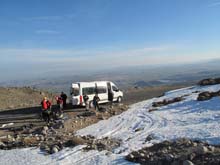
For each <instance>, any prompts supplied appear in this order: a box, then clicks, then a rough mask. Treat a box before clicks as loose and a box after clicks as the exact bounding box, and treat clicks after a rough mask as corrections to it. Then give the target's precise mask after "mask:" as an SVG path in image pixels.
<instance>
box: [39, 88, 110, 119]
mask: <svg viewBox="0 0 220 165" xmlns="http://www.w3.org/2000/svg"><path fill="white" fill-rule="evenodd" d="M113 98H114V96H113V93H112V92H109V96H108V99H109V103H110V106H111V107H112V102H113ZM55 100H56V102H57V106H56V108H54V109H53V110H52V102H51V101H50V100H49V99H48V98H47V97H44V98H43V100H42V101H41V106H42V118H43V119H44V120H45V121H46V122H48V123H49V122H50V120H51V118H52V116H53V117H54V116H57V114H58V115H59V116H60V117H62V115H63V109H64V108H66V100H67V95H66V94H65V93H64V92H61V94H60V96H56V97H55ZM83 100H84V103H85V107H86V111H88V110H89V108H90V106H91V104H92V105H93V106H94V109H95V110H100V107H99V101H100V98H99V96H98V93H96V94H95V96H94V97H93V100H92V102H90V101H89V96H88V95H86V94H85V95H83Z"/></svg>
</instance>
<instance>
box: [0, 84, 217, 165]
mask: <svg viewBox="0 0 220 165" xmlns="http://www.w3.org/2000/svg"><path fill="white" fill-rule="evenodd" d="M218 90H220V85H213V86H206V87H198V86H195V87H189V88H184V89H179V90H174V91H170V92H167V93H166V94H165V96H163V97H160V98H153V99H150V100H146V101H143V102H140V103H136V104H134V105H132V106H131V107H130V108H129V110H128V111H126V112H124V113H122V114H121V115H118V116H114V117H112V118H110V119H108V120H103V121H100V122H99V123H97V124H94V125H91V126H89V127H87V128H84V129H82V130H79V131H78V132H77V134H78V135H93V136H95V137H96V138H102V137H112V138H118V139H121V140H122V145H121V146H120V147H119V148H116V149H115V150H114V151H113V153H109V152H107V151H102V152H98V151H89V152H83V151H82V148H83V146H77V147H75V148H66V149H64V150H62V151H61V152H58V153H56V154H53V155H48V156H45V155H43V154H42V153H41V152H40V150H39V149H34V148H28V149H15V150H9V151H3V150H0V164H1V163H3V164H5V163H6V162H7V164H22V165H24V164H38V165H39V164H131V163H129V162H127V161H125V160H124V159H123V156H125V155H127V154H128V153H130V152H131V151H133V150H138V149H140V148H143V147H145V146H151V145H152V144H154V143H158V142H161V141H163V140H167V139H175V138H178V137H188V138H191V139H199V140H204V141H207V142H208V143H211V144H218V143H220V124H219V121H220V98H219V97H214V98H212V99H211V100H207V101H201V102H200V101H197V100H196V99H197V96H198V93H195V91H200V92H202V91H213V92H214V91H218ZM180 96H184V98H185V99H184V100H183V101H181V102H178V103H173V104H170V105H167V106H163V107H160V108H158V110H157V111H153V112H148V110H149V109H151V108H152V102H155V101H162V100H163V99H169V100H170V99H172V98H175V97H180ZM149 135H152V136H153V137H154V139H153V140H151V141H148V142H145V139H146V137H147V136H149Z"/></svg>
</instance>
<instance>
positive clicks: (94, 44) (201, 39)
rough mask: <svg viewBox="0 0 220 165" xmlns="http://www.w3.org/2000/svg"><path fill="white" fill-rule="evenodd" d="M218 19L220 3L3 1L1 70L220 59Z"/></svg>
mask: <svg viewBox="0 0 220 165" xmlns="http://www.w3.org/2000/svg"><path fill="white" fill-rule="evenodd" d="M219 18H220V0H62V1H61V0H35V1H34V0H32V1H31V0H19V1H17V0H0V20H1V21H0V55H1V61H0V70H1V71H0V73H1V74H2V75H3V74H4V73H5V71H6V70H7V74H4V75H7V78H10V79H13V78H15V77H16V75H18V72H19V73H20V72H21V71H22V73H23V74H22V75H23V76H24V77H25V76H27V75H32V76H37V75H40V74H44V73H49V72H51V73H52V72H53V71H54V70H55V69H56V70H57V69H58V70H59V68H60V69H63V70H64V71H71V70H73V72H74V71H75V72H80V71H82V70H84V71H91V70H102V69H111V68H115V67H119V66H136V65H164V64H176V63H192V62H199V61H204V60H211V59H216V58H220V54H219V52H220V48H219V43H220V30H219V29H220V21H219ZM39 66H40V67H39Z"/></svg>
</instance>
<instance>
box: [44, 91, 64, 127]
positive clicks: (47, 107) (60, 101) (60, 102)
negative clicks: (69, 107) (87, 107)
mask: <svg viewBox="0 0 220 165" xmlns="http://www.w3.org/2000/svg"><path fill="white" fill-rule="evenodd" d="M55 100H56V102H57V108H55V110H52V102H51V101H50V100H49V99H48V98H47V97H44V98H43V100H42V101H41V107H42V118H43V119H44V120H45V121H46V122H48V123H49V122H50V120H51V117H52V116H56V115H57V113H58V114H59V116H60V117H62V114H63V108H65V107H66V100H67V95H66V94H65V93H64V92H62V93H61V94H60V96H56V97H55Z"/></svg>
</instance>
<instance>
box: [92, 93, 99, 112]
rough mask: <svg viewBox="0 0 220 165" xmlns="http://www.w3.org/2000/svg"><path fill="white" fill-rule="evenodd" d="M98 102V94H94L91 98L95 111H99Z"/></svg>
mask: <svg viewBox="0 0 220 165" xmlns="http://www.w3.org/2000/svg"><path fill="white" fill-rule="evenodd" d="M99 101H100V98H99V96H98V94H97V93H96V94H95V96H94V97H93V105H94V108H95V110H99Z"/></svg>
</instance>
